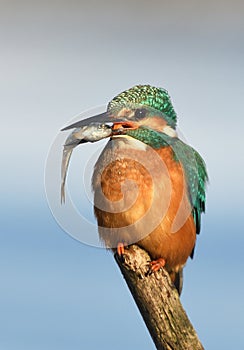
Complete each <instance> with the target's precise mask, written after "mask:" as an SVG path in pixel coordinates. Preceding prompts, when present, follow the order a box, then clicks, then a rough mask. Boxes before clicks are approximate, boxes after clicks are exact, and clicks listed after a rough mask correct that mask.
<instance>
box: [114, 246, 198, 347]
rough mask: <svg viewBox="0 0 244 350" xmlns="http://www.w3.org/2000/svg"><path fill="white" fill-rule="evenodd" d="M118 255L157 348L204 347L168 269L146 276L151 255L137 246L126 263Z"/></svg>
mask: <svg viewBox="0 0 244 350" xmlns="http://www.w3.org/2000/svg"><path fill="white" fill-rule="evenodd" d="M114 256H115V260H116V262H117V264H118V265H119V267H120V270H121V272H122V274H123V276H124V278H125V280H126V283H127V285H128V287H129V289H130V291H131V293H132V295H133V298H134V299H135V302H136V304H137V306H138V308H139V310H140V312H141V315H142V317H143V319H144V322H145V324H146V326H147V328H148V330H149V332H150V334H151V337H152V339H153V341H154V343H155V345H156V348H157V349H158V350H203V349H204V348H203V346H202V344H201V343H200V341H199V339H198V337H197V334H196V331H195V330H194V328H193V326H192V324H191V322H190V321H189V319H188V317H187V315H186V312H185V311H184V309H183V307H182V305H181V302H180V298H179V295H178V292H177V290H176V289H175V287H174V285H173V284H172V282H171V279H170V277H169V275H168V273H167V272H166V271H165V269H161V270H160V271H157V272H155V273H152V274H151V275H149V276H146V274H147V272H148V262H149V261H150V257H149V255H148V254H147V253H146V252H145V251H144V250H142V249H141V248H139V247H138V246H137V245H132V246H130V247H129V249H126V250H125V255H124V262H121V260H120V258H119V257H118V255H117V253H115V255H114Z"/></svg>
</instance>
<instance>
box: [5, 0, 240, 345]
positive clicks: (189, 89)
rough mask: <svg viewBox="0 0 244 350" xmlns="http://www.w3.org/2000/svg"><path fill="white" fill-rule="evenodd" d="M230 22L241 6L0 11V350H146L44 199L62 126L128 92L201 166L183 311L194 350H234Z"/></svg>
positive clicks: (126, 313) (100, 269) (99, 259)
mask: <svg viewBox="0 0 244 350" xmlns="http://www.w3.org/2000/svg"><path fill="white" fill-rule="evenodd" d="M243 16H244V3H243V1H241V0H239V1H238V0H233V1H225V0H223V1H216V0H215V1H204V2H203V1H198V0H195V1H193V0H192V1H189V0H188V1H184V2H180V1H162V0H152V1H150V2H149V1H144V0H142V1H135V0H130V1H120V2H115V1H102V0H101V1H99V2H97V1H94V0H90V1H84V2H83V1H76V0H69V1H54V0H49V1H45V0H43V1H41V2H40V1H17V0H15V1H14V0H8V1H4V0H1V1H0V37H1V55H0V62H1V64H0V70H1V82H0V94H1V104H0V116H1V138H0V142H1V152H2V154H1V185H0V186H1V198H0V210H1V216H0V222H1V226H0V228H1V230H0V239H1V245H0V276H1V287H0V310H1V312H0V348H1V349H3V350H22V349H25V350H39V349H45V350H49V349H52V350H55V349H58V350H67V349H72V350H78V349H89V350H95V349H98V348H99V349H106V350H112V349H113V350H114V349H116V350H122V349H141V350H149V349H154V345H153V343H152V341H151V339H150V336H149V334H148V331H147V329H146V327H145V325H144V323H143V321H142V319H141V316H140V314H139V312H138V310H137V307H136V306H135V304H134V301H133V300H132V297H131V295H130V293H129V291H128V289H127V287H126V285H125V282H124V281H123V278H122V276H121V274H120V272H119V270H118V268H117V266H116V264H115V262H114V260H113V257H112V255H111V254H110V253H109V252H107V251H106V250H104V249H100V248H94V247H91V246H88V245H84V244H81V243H80V242H78V241H76V240H74V239H72V238H71V237H70V236H69V235H67V234H66V233H65V232H64V231H63V230H62V228H60V227H59V226H58V224H57V223H56V221H55V219H54V217H53V216H52V213H51V211H50V209H49V207H48V204H47V200H46V196H45V187H44V171H45V162H46V158H47V156H48V153H49V148H50V146H51V145H52V143H53V140H54V139H55V137H56V136H57V133H58V132H59V130H60V129H61V127H63V126H64V125H66V124H67V123H68V122H69V120H70V119H71V118H72V117H73V116H74V115H77V114H78V113H80V112H82V111H84V110H87V109H89V108H93V107H96V106H99V105H104V104H106V103H107V102H108V101H109V100H110V99H111V98H113V97H114V96H115V95H116V94H118V93H119V92H121V91H123V90H125V89H127V88H129V87H131V86H133V85H135V84H151V85H155V86H161V87H164V88H166V89H167V90H168V91H169V93H170V95H171V97H172V100H173V104H174V107H175V109H176V111H177V113H178V120H179V127H180V130H181V131H182V132H183V133H184V135H185V137H186V138H187V140H188V142H189V143H190V144H191V145H192V146H194V147H195V148H196V149H197V150H198V151H199V152H200V153H201V155H202V156H203V158H204V159H205V161H206V163H207V166H208V171H209V176H210V186H209V188H208V197H207V212H206V215H204V217H203V224H202V232H201V235H200V236H199V237H198V242H197V247H196V251H195V258H194V260H193V261H188V263H187V266H186V268H185V281H184V290H183V295H182V303H183V306H184V308H185V309H186V311H187V313H188V315H189V317H190V319H191V321H192V323H193V325H194V326H195V328H196V330H197V332H198V335H199V337H200V339H201V341H202V343H203V344H204V346H205V348H206V349H222V350H227V349H230V348H232V349H234V348H235V349H243V348H244V339H243V326H244V312H243V311H244V310H243V307H244V301H243V292H244V282H243V278H242V271H243V267H244V266H243V265H244V257H243V245H244V235H243V233H244V225H243V214H244V212H243V195H244V186H243V179H244V155H243V154H244V152H243V149H244V145H243V131H244V122H243V106H242V102H243V94H244V64H243V62H244V40H243V37H244V21H243ZM102 142H103V141H101V143H99V147H101V145H104V143H102ZM89 152H90V148H89V147H87V146H85V148H81V149H80V150H79V153H77V154H79V157H81V158H80V162H81V164H82V159H83V158H82V157H83V155H82V154H84V153H86V154H87V153H88V154H89ZM71 165H72V170H71V169H70V174H71V173H73V174H74V173H75V172H76V168H75V166H74V164H71ZM71 178H72V175H71ZM70 180H71V179H70ZM88 180H89V179H88ZM81 187H82V183H81ZM80 200H81V201H82V198H81V199H80ZM84 211H87V213H88V214H87V215H90V214H89V212H92V209H91V208H90V207H89V205H87V206H85V208H84ZM94 222H95V221H94ZM81 229H82V228H81Z"/></svg>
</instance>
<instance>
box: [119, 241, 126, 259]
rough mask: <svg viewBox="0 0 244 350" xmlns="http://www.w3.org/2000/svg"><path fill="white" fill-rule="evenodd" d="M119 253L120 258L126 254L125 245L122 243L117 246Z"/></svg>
mask: <svg viewBox="0 0 244 350" xmlns="http://www.w3.org/2000/svg"><path fill="white" fill-rule="evenodd" d="M117 253H118V255H119V256H122V255H124V253H125V246H124V243H122V242H120V243H118V244H117Z"/></svg>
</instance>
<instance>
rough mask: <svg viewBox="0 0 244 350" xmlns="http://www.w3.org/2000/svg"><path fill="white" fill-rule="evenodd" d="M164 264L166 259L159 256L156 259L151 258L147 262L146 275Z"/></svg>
mask: <svg viewBox="0 0 244 350" xmlns="http://www.w3.org/2000/svg"><path fill="white" fill-rule="evenodd" d="M165 264H166V261H165V260H164V259H163V258H159V259H157V260H152V261H150V262H149V265H150V266H149V270H148V272H147V276H149V275H151V274H152V273H154V272H156V271H159V270H160V269H161V268H162V267H164V266H165Z"/></svg>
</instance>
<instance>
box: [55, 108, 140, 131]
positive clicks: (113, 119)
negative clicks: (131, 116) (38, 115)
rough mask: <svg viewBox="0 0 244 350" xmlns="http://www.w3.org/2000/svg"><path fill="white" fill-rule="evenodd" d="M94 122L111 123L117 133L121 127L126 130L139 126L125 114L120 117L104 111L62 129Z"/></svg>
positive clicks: (80, 126)
mask: <svg viewBox="0 0 244 350" xmlns="http://www.w3.org/2000/svg"><path fill="white" fill-rule="evenodd" d="M93 123H95V124H101V125H102V124H107V125H111V128H112V130H113V131H115V132H116V133H117V132H118V130H119V129H123V130H124V131H125V130H126V129H132V128H133V129H136V128H138V127H139V125H138V124H137V123H136V122H134V121H132V120H128V119H126V118H125V117H123V116H120V117H118V116H116V115H114V114H112V113H110V112H104V113H101V114H97V115H95V116H93V117H89V118H86V119H82V120H79V121H78V122H75V123H73V124H70V125H68V126H65V127H64V128H62V129H61V131H66V130H69V129H74V128H82V127H84V126H88V125H91V124H93Z"/></svg>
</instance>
